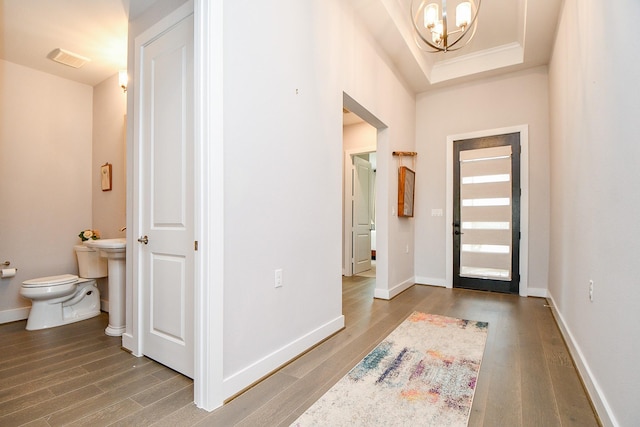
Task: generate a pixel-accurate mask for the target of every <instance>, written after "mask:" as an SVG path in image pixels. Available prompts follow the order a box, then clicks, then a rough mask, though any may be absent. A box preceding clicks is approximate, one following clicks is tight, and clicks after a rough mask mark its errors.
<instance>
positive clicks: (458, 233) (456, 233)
mask: <svg viewBox="0 0 640 427" xmlns="http://www.w3.org/2000/svg"><path fill="white" fill-rule="evenodd" d="M453 234H455V235H456V236H459V235H460V234H464V233H463V232H461V231H458V230H456V231H454V232H453ZM145 237H146V236H145ZM138 240H140V239H138Z"/></svg>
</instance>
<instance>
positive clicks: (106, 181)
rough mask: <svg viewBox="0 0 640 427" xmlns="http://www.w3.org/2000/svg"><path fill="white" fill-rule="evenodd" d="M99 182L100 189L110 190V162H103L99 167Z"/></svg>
mask: <svg viewBox="0 0 640 427" xmlns="http://www.w3.org/2000/svg"><path fill="white" fill-rule="evenodd" d="M100 182H101V183H102V191H111V164H110V163H105V164H104V165H102V166H101V167H100Z"/></svg>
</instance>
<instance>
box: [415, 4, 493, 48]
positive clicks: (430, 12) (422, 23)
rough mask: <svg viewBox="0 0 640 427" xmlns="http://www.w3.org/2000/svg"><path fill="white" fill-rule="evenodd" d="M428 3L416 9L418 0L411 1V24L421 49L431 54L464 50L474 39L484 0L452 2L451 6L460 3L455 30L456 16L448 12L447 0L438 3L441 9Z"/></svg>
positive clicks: (456, 10) (456, 12)
mask: <svg viewBox="0 0 640 427" xmlns="http://www.w3.org/2000/svg"><path fill="white" fill-rule="evenodd" d="M436 1H437V0H436ZM427 2H428V0H419V5H418V7H415V5H416V3H417V1H416V0H411V23H412V24H413V29H414V30H415V39H416V43H417V44H418V47H420V48H421V49H423V50H427V51H428V52H449V51H454V50H458V49H460V48H462V47H464V46H465V45H467V43H469V42H470V41H471V39H473V36H474V35H475V34H476V27H477V24H478V10H479V9H480V3H481V2H482V0H470V1H451V0H450V1H449V4H450V5H451V4H453V5H456V3H457V6H455V29H454V27H453V17H452V16H450V14H449V13H448V12H449V11H448V10H447V0H439V2H440V3H441V6H440V5H439V4H438V2H435V3H427ZM451 9H453V7H451Z"/></svg>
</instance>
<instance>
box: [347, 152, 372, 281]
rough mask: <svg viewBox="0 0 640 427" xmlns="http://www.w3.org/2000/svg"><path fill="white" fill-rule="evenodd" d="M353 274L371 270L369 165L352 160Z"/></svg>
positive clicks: (370, 173)
mask: <svg viewBox="0 0 640 427" xmlns="http://www.w3.org/2000/svg"><path fill="white" fill-rule="evenodd" d="M353 171H354V172H353V211H352V212H353V213H352V215H353V221H352V223H353V274H358V273H362V272H363V271H367V270H370V269H371V217H372V212H371V205H372V204H371V201H370V198H371V193H372V186H373V182H372V177H373V174H372V172H371V163H369V162H368V161H367V160H364V159H363V158H361V157H358V156H354V158H353Z"/></svg>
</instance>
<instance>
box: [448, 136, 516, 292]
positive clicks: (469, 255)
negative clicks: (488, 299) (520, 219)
mask: <svg viewBox="0 0 640 427" xmlns="http://www.w3.org/2000/svg"><path fill="white" fill-rule="evenodd" d="M459 160H460V219H461V221H460V222H461V235H460V276H461V277H475V278H489V279H493V280H505V281H510V280H511V275H512V272H511V251H512V244H513V242H512V233H511V216H512V211H511V202H512V201H511V185H512V184H511V146H501V147H491V148H481V149H476V150H466V151H461V152H460V159H459Z"/></svg>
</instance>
